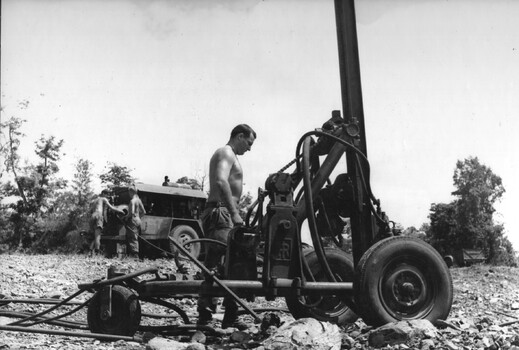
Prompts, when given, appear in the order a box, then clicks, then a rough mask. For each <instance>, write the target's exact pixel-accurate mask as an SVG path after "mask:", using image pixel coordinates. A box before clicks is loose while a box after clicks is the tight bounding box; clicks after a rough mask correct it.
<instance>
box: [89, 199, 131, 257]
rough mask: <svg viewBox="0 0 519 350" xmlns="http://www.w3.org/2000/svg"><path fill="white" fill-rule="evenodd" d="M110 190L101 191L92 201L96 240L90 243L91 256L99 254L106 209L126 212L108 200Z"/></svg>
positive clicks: (92, 224)
mask: <svg viewBox="0 0 519 350" xmlns="http://www.w3.org/2000/svg"><path fill="white" fill-rule="evenodd" d="M108 198H109V192H108V191H107V190H103V191H101V194H100V195H99V196H98V197H96V198H94V199H93V200H92V202H91V203H90V228H91V230H92V232H94V240H93V241H92V243H90V256H93V255H97V254H99V248H100V247H101V234H102V233H103V227H104V223H105V221H106V211H107V209H110V210H112V211H114V212H116V213H119V214H124V212H123V211H122V210H120V209H118V208H116V207H114V206H113V205H111V204H110V202H109V201H108Z"/></svg>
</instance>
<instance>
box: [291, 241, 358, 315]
mask: <svg viewBox="0 0 519 350" xmlns="http://www.w3.org/2000/svg"><path fill="white" fill-rule="evenodd" d="M303 252H304V255H305V259H306V260H307V262H308V265H309V266H310V270H311V271H312V274H313V275H314V278H315V280H316V281H327V279H326V276H325V274H324V271H323V269H322V268H321V265H320V264H319V260H318V258H317V254H316V253H315V251H314V250H313V249H312V250H306V249H305V250H304V251H303ZM325 254H326V260H327V261H328V264H329V265H330V268H331V269H332V272H333V273H334V274H335V277H336V279H337V280H339V281H342V282H347V281H350V282H351V281H353V277H354V268H353V261H352V259H351V257H350V256H349V255H348V254H347V253H346V252H344V251H342V250H340V249H334V248H325ZM285 299H286V303H287V307H288V309H289V310H290V313H291V314H292V316H294V317H295V318H305V317H312V318H315V319H317V320H319V321H327V322H332V323H335V324H339V325H342V324H346V323H352V322H354V321H355V320H357V318H358V316H357V315H356V314H355V313H354V312H353V311H352V310H351V309H350V308H349V307H348V306H347V305H346V304H345V303H344V302H343V301H341V300H340V298H338V297H335V296H325V297H322V298H320V300H319V298H317V297H313V296H302V297H299V298H298V297H297V296H287V297H286V298H285ZM305 304H306V305H305ZM314 304H315V305H314ZM309 305H313V306H312V307H309Z"/></svg>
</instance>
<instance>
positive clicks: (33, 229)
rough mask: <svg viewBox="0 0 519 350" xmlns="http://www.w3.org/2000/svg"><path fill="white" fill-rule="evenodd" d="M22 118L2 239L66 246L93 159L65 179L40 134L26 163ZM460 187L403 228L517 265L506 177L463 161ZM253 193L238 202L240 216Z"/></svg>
mask: <svg viewBox="0 0 519 350" xmlns="http://www.w3.org/2000/svg"><path fill="white" fill-rule="evenodd" d="M24 123H25V121H24V120H22V119H19V118H15V117H12V118H10V119H9V120H7V121H6V122H3V123H0V141H1V142H0V157H1V159H2V164H3V167H2V168H1V171H0V189H1V191H0V203H2V204H1V205H0V244H4V245H8V246H9V247H11V248H18V249H32V250H33V251H36V252H47V251H49V250H52V249H56V248H57V247H61V246H62V245H63V244H64V240H65V236H66V234H67V233H68V232H71V231H74V230H76V231H77V230H80V229H81V228H86V227H88V226H87V222H88V219H89V218H88V214H89V205H90V202H91V200H92V199H93V197H94V196H95V195H96V194H95V193H94V191H93V189H92V182H93V179H94V176H96V175H94V174H93V164H92V163H91V162H90V161H89V160H86V159H79V160H78V161H77V163H76V164H75V172H74V175H73V178H72V179H71V180H70V181H69V180H66V179H63V178H61V177H60V173H59V170H60V169H59V166H58V165H59V161H60V159H61V156H62V155H63V154H62V151H61V149H62V146H63V140H58V139H56V138H55V137H54V136H48V137H46V136H43V135H42V136H41V137H40V139H39V140H37V141H36V142H35V145H34V152H35V154H36V156H37V162H36V163H35V164H27V162H24V161H22V159H21V156H20V154H19V147H20V144H21V141H22V138H23V137H24V134H23V133H22V131H21V128H22V126H23V124H24ZM98 176H99V180H100V181H101V184H102V186H103V187H104V188H111V187H113V186H126V185H129V184H132V183H134V182H135V178H134V177H133V176H132V175H131V171H130V169H128V168H127V167H124V166H120V165H117V164H116V163H113V162H112V163H108V164H107V165H106V167H105V171H104V172H103V173H101V174H99V175H98ZM205 180H206V179H205V176H204V178H203V179H201V181H198V180H195V179H191V178H188V177H182V178H180V179H178V180H177V182H179V183H187V184H189V185H191V186H192V187H193V188H194V186H196V188H198V189H201V190H204V182H205ZM453 181H454V186H455V188H456V191H454V192H453V193H452V195H453V196H454V198H455V199H454V200H453V201H452V202H450V203H433V204H431V207H430V214H429V219H430V222H429V223H425V224H423V225H422V226H421V227H420V228H419V229H416V228H414V227H410V228H407V229H405V230H403V232H404V234H406V235H413V236H417V237H420V238H422V239H424V240H425V241H427V242H429V243H430V244H431V245H432V246H433V247H435V248H436V249H437V250H438V251H439V252H440V254H442V255H454V254H456V253H457V252H459V251H460V250H461V249H481V250H483V251H484V252H485V256H486V257H487V258H488V262H489V263H492V264H504V265H514V264H516V260H515V259H516V258H515V252H514V250H513V247H512V244H511V242H510V241H509V240H508V238H507V237H506V235H505V233H504V227H503V225H501V224H499V223H495V222H494V213H495V208H494V205H495V203H496V202H497V201H499V200H500V199H501V197H502V195H503V193H504V192H505V189H504V186H503V184H502V180H501V178H500V177H499V176H497V175H496V174H494V173H493V172H492V170H491V169H490V168H489V167H487V166H485V165H483V164H481V163H480V162H479V160H478V158H477V157H469V158H468V159H465V160H464V161H458V162H457V164H456V168H455V171H454V175H453ZM251 202H252V196H251V195H250V193H247V194H246V195H245V196H244V198H242V201H241V203H240V208H241V211H242V213H243V214H244V213H245V211H246V210H245V209H246V207H247V205H248V204H250V203H251Z"/></svg>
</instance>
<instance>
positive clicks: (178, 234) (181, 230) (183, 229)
mask: <svg viewBox="0 0 519 350" xmlns="http://www.w3.org/2000/svg"><path fill="white" fill-rule="evenodd" d="M169 237H171V238H173V239H174V240H175V241H177V242H180V243H182V242H187V241H190V240H193V239H198V234H197V233H196V231H195V229H194V228H192V227H191V226H187V225H178V226H175V227H174V228H173V229H172V230H171V232H170V233H169ZM168 243H169V251H170V252H171V253H173V254H175V253H176V252H177V250H178V249H177V247H176V246H175V245H174V244H173V243H172V242H169V241H168ZM184 248H186V250H187V251H188V252H189V253H190V254H191V256H193V257H194V258H196V259H198V257H199V256H200V249H201V245H200V243H192V244H188V245H185V246H184ZM180 255H181V256H182V254H180Z"/></svg>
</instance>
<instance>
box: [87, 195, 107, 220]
mask: <svg viewBox="0 0 519 350" xmlns="http://www.w3.org/2000/svg"><path fill="white" fill-rule="evenodd" d="M107 202H108V200H107V199H106V198H104V197H98V198H96V199H94V200H93V201H92V203H91V207H90V208H91V214H92V216H97V217H105V216H106V214H105V213H106V204H105V203H107Z"/></svg>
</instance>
